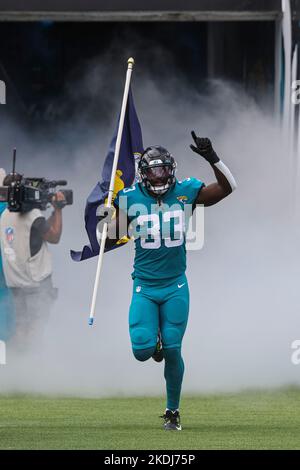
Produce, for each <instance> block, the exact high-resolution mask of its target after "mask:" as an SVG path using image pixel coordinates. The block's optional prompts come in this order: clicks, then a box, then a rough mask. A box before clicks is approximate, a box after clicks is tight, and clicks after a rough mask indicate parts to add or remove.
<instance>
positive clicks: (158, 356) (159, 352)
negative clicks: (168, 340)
mask: <svg viewBox="0 0 300 470" xmlns="http://www.w3.org/2000/svg"><path fill="white" fill-rule="evenodd" d="M163 358H164V351H163V348H162V342H161V336H160V333H159V334H158V337H157V343H156V348H155V351H154V353H153V355H152V359H153V360H154V361H155V362H161V361H162V360H163Z"/></svg>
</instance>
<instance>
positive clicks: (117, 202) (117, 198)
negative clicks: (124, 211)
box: [113, 189, 123, 209]
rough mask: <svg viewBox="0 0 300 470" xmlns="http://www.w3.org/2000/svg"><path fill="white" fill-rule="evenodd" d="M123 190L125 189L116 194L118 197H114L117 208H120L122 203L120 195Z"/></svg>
mask: <svg viewBox="0 0 300 470" xmlns="http://www.w3.org/2000/svg"><path fill="white" fill-rule="evenodd" d="M122 192H123V190H122V189H121V191H119V192H118V194H117V195H116V197H115V198H114V201H113V205H114V207H115V208H116V209H118V208H119V205H120V196H121V195H122Z"/></svg>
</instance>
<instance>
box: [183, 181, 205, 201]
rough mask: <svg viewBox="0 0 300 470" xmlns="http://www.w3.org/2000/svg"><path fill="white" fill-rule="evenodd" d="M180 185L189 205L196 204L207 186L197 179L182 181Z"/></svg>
mask: <svg viewBox="0 0 300 470" xmlns="http://www.w3.org/2000/svg"><path fill="white" fill-rule="evenodd" d="M180 185H181V186H182V190H183V194H184V196H185V197H186V198H187V199H186V202H187V203H188V204H194V203H195V202H196V199H197V196H198V194H199V192H200V191H201V189H202V188H204V186H205V184H204V183H203V181H200V180H198V179H197V178H187V179H185V180H183V181H181V182H180Z"/></svg>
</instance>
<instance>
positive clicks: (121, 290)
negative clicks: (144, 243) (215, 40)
mask: <svg viewBox="0 0 300 470" xmlns="http://www.w3.org/2000/svg"><path fill="white" fill-rule="evenodd" d="M137 58H138V57H137ZM120 62H121V61H120ZM166 62H167V65H166V67H167V66H168V67H169V70H171V71H172V73H170V74H169V75H170V77H169V80H168V83H167V86H166V83H165V80H162V81H161V82H160V80H159V77H156V79H155V80H153V79H152V77H151V76H150V74H149V73H148V71H147V70H139V65H137V67H136V72H134V74H135V75H134V79H133V81H134V83H133V91H134V97H135V104H136V108H137V111H138V114H139V117H140V121H141V124H142V129H143V137H144V144H145V145H147V146H148V145H151V144H153V145H154V144H161V145H163V146H165V147H166V148H168V149H169V150H170V151H171V153H172V154H173V155H174V157H175V158H176V160H177V162H178V177H179V178H180V179H182V178H184V177H188V176H195V177H198V178H199V179H201V180H203V181H204V182H205V183H206V184H208V183H210V182H212V181H213V180H214V176H213V174H212V171H211V169H210V168H209V165H208V164H207V163H206V162H205V161H204V160H202V159H201V158H200V157H197V156H196V155H195V154H193V153H192V152H191V151H190V150H189V144H190V143H191V137H190V131H191V130H192V129H194V130H195V131H196V132H197V133H198V134H199V135H202V136H209V137H210V138H211V139H212V141H213V144H214V147H215V149H216V151H217V153H218V154H219V155H220V157H221V158H222V160H223V161H224V162H225V163H226V164H227V165H228V166H229V168H230V169H231V170H232V172H233V174H234V176H235V177H236V180H237V183H238V189H237V191H236V192H235V193H234V194H232V195H231V196H230V197H228V198H227V199H225V200H224V201H222V202H221V203H219V204H218V205H216V206H213V207H210V208H207V209H206V211H205V244H204V248H203V249H202V250H201V251H192V252H189V253H188V270H187V275H188V278H189V282H190V291H191V308H190V318H189V325H188V329H187V331H186V334H185V338H184V342H183V356H184V360H185V365H186V372H185V379H184V388H183V391H184V392H185V393H188V392H189V393H198V392H203V391H225V390H237V389H242V388H246V387H273V386H281V385H284V384H291V383H300V379H299V371H298V368H297V366H294V365H292V363H291V353H292V350H291V343H292V341H293V340H294V339H298V338H299V336H300V321H299V312H298V305H299V303H300V302H299V301H300V291H299V288H298V283H299V274H300V273H299V270H300V268H299V261H298V250H297V247H298V238H299V228H298V220H297V218H296V217H295V216H294V215H293V213H292V202H293V195H292V191H291V185H292V183H291V181H292V178H291V175H290V173H289V162H288V156H287V152H286V150H287V149H286V148H285V147H284V146H283V144H282V142H281V140H280V134H279V131H278V128H277V127H276V125H275V122H274V116H273V115H272V113H271V112H269V111H268V110H266V109H264V110H262V109H260V107H259V106H258V105H257V104H256V103H255V102H254V101H253V100H252V99H251V98H250V97H249V96H247V95H246V94H245V93H244V92H243V90H241V89H239V88H238V87H236V86H233V85H230V84H228V83H224V82H221V81H214V82H210V83H209V87H208V88H207V90H206V93H205V94H201V93H199V91H196V90H195V89H194V88H193V89H190V88H189V87H188V85H187V82H186V80H184V79H183V78H182V77H181V76H180V75H179V73H178V74H177V70H176V69H175V68H174V67H173V65H172V63H171V59H170V58H169V59H168V60H167V61H165V63H166ZM137 64H138V61H137ZM110 67H113V66H112V65H111V62H109V55H107V56H105V57H101V60H100V59H98V60H97V61H94V62H92V63H88V64H86V67H85V72H83V70H82V69H81V77H80V79H79V77H78V79H77V78H73V81H70V85H69V88H68V89H67V95H66V97H65V102H64V103H60V104H61V106H65V107H68V106H70V103H71V104H73V105H74V109H73V110H75V112H74V113H73V117H72V118H70V120H69V121H68V122H60V123H59V126H55V124H52V125H51V129H45V128H44V129H39V130H37V131H34V132H29V131H27V130H25V129H24V128H22V127H20V125H16V124H15V123H13V122H12V121H10V122H8V121H7V122H6V123H2V124H1V129H0V152H1V153H0V154H1V162H0V163H1V165H0V166H3V167H5V169H6V170H7V171H8V170H9V169H10V155H9V154H10V151H11V149H12V148H13V147H14V146H17V148H18V153H19V159H18V169H19V171H20V172H24V173H26V175H36V176H39V175H42V176H46V177H48V178H52V177H53V178H66V179H68V182H69V187H71V188H73V189H74V191H75V202H74V205H73V206H72V207H67V208H65V209H64V214H63V215H64V231H63V236H62V240H61V243H60V244H59V245H58V246H52V247H51V251H52V253H53V261H54V267H55V269H54V275H53V279H54V284H55V285H56V286H57V287H58V288H59V298H58V300H57V302H56V304H55V307H54V309H53V312H52V315H51V318H50V320H49V321H48V322H47V323H45V325H44V332H43V334H41V335H40V337H39V338H37V339H36V341H35V343H34V344H33V345H32V348H31V350H30V351H28V352H27V353H26V354H24V353H22V354H18V353H17V352H16V351H11V350H10V349H8V357H7V361H8V363H7V365H6V366H3V367H1V369H0V391H1V392H3V393H6V392H37V393H48V394H69V395H79V396H104V395H132V394H134V395H135V394H137V395H140V394H161V393H163V392H164V379H163V365H162V364H156V363H154V362H153V361H151V360H150V361H148V362H147V363H139V362H137V361H136V360H135V359H134V358H133V356H132V353H131V346H130V341H129V334H128V324H127V321H128V308H129V304H130V299H131V289H132V281H131V278H130V273H131V270H132V263H133V256H134V253H133V251H134V249H133V244H130V245H128V246H125V247H123V248H120V249H118V250H116V251H114V252H112V253H108V254H106V255H105V260H104V266H103V276H102V279H101V283H100V290H99V298H98V302H97V311H96V322H95V326H94V327H93V328H91V327H89V326H88V314H89V307H90V301H91V295H92V289H93V281H94V277H95V271H96V260H90V261H86V262H82V263H79V264H75V263H74V262H73V261H71V259H70V256H69V250H70V249H71V248H72V249H80V248H81V247H82V246H83V245H84V244H85V243H86V241H87V237H86V233H85V230H84V223H83V212H84V206H85V199H86V197H87V195H88V193H89V191H90V189H91V188H92V187H93V185H94V184H95V182H96V181H97V179H98V178H99V177H100V171H101V168H102V164H103V161H104V157H105V154H106V151H107V148H108V144H109V141H110V138H111V135H112V132H113V129H114V126H115V123H116V118H117V114H118V109H119V104H120V99H121V93H122V81H123V78H124V73H123V72H124V71H123V69H122V68H117V67H116V66H114V67H113V70H112V69H110ZM172 67H173V68H172ZM112 72H113V73H112ZM154 74H155V69H154ZM109 76H113V77H114V78H113V79H111V80H110V81H109V80H108V77H109ZM162 82H164V83H162ZM101 100H102V101H101ZM100 102H101V103H102V105H101V106H102V108H101V109H102V110H103V109H104V108H105V110H106V111H105V112H104V111H103V118H101V116H100V115H99V113H97V112H96V111H95V109H96V108H95V103H96V104H97V103H100ZM103 103H104V104H105V106H103ZM56 104H57V103H56ZM37 172H38V175H37ZM298 367H300V366H298Z"/></svg>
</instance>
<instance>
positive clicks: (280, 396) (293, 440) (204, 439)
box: [0, 389, 300, 450]
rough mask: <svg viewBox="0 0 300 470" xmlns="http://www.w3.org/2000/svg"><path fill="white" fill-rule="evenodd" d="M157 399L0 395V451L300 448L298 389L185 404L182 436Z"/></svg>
mask: <svg viewBox="0 0 300 470" xmlns="http://www.w3.org/2000/svg"><path fill="white" fill-rule="evenodd" d="M163 406H164V402H163V399H162V398H120V399H118V398H113V399H77V398H57V399H55V398H42V397H27V396H26V397H19V396H15V397H6V396H0V449H109V450H114V449H174V450H180V449H194V450H195V449H300V439H299V430H300V390H297V389H289V390H279V391H275V392H271V391H270V392H244V393H239V394H223V395H209V396H198V397H184V398H183V399H182V403H181V410H182V424H183V431H182V432H166V431H164V430H163V429H162V421H161V420H160V419H159V414H161V413H162V411H163Z"/></svg>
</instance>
